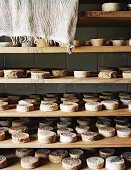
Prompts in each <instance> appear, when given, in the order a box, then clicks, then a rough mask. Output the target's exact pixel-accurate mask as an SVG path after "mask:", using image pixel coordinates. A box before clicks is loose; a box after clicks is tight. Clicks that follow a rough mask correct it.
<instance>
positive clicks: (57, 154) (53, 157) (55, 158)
mask: <svg viewBox="0 0 131 170" xmlns="http://www.w3.org/2000/svg"><path fill="white" fill-rule="evenodd" d="M67 156H68V152H67V151H66V150H55V151H52V152H51V153H50V154H49V160H50V162H52V163H56V164H59V163H61V162H62V160H63V159H64V158H66V157H67Z"/></svg>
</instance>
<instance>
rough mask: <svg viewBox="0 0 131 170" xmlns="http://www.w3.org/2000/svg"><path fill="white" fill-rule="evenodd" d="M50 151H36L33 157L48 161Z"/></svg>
mask: <svg viewBox="0 0 131 170" xmlns="http://www.w3.org/2000/svg"><path fill="white" fill-rule="evenodd" d="M50 153H51V151H50V150H49V149H38V150H37V151H36V152H35V157H36V158H38V159H48V158H49V154H50Z"/></svg>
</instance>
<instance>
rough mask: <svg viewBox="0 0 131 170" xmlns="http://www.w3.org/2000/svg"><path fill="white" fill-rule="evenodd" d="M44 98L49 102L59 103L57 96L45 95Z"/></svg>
mask: <svg viewBox="0 0 131 170" xmlns="http://www.w3.org/2000/svg"><path fill="white" fill-rule="evenodd" d="M43 100H44V101H47V102H52V103H57V102H58V98H57V97H44V98H43ZM41 103H43V102H41Z"/></svg>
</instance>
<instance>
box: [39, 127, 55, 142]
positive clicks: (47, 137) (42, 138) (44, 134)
mask: <svg viewBox="0 0 131 170" xmlns="http://www.w3.org/2000/svg"><path fill="white" fill-rule="evenodd" d="M38 141H39V142H40V143H43V144H50V143H54V142H55V141H56V133H55V132H52V131H49V130H43V131H41V132H39V133H38Z"/></svg>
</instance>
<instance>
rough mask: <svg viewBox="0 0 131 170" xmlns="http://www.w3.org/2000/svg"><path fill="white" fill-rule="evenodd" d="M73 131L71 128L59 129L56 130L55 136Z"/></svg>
mask: <svg viewBox="0 0 131 170" xmlns="http://www.w3.org/2000/svg"><path fill="white" fill-rule="evenodd" d="M73 131H74V130H73V129H72V128H60V129H58V130H57V135H59V136H60V134H61V133H66V132H73Z"/></svg>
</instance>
